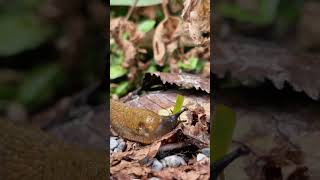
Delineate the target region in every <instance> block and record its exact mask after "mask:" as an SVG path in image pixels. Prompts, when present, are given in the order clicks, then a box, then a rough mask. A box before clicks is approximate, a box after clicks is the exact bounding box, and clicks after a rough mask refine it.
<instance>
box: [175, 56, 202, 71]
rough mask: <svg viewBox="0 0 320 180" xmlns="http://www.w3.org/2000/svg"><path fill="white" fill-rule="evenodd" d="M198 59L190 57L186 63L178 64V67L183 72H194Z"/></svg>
mask: <svg viewBox="0 0 320 180" xmlns="http://www.w3.org/2000/svg"><path fill="white" fill-rule="evenodd" d="M198 62H199V59H198V58H196V57H190V58H189V59H188V62H187V63H182V62H180V61H179V62H178V66H179V67H180V68H182V69H183V70H185V71H193V70H196V68H197V66H198Z"/></svg>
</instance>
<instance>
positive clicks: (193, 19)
mask: <svg viewBox="0 0 320 180" xmlns="http://www.w3.org/2000/svg"><path fill="white" fill-rule="evenodd" d="M181 17H182V19H183V20H184V27H185V28H184V29H185V30H186V31H187V32H189V34H190V36H191V38H192V39H193V41H194V43H196V44H198V45H200V44H201V45H208V44H209V42H210V0H186V1H185V2H184V9H183V11H182V15H181Z"/></svg>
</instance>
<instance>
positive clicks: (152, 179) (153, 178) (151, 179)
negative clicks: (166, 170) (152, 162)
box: [148, 177, 160, 180]
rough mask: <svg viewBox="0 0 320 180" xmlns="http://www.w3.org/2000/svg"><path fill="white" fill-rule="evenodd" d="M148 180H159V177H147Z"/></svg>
mask: <svg viewBox="0 0 320 180" xmlns="http://www.w3.org/2000/svg"><path fill="white" fill-rule="evenodd" d="M148 180H160V178H157V177H152V178H149V179H148Z"/></svg>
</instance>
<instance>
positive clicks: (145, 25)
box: [138, 20, 156, 33]
mask: <svg viewBox="0 0 320 180" xmlns="http://www.w3.org/2000/svg"><path fill="white" fill-rule="evenodd" d="M155 24H156V21H154V20H145V21H142V22H141V23H139V25H138V30H139V31H141V32H144V33H146V32H149V31H150V30H151V29H153V28H154V25H155Z"/></svg>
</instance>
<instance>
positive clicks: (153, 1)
mask: <svg viewBox="0 0 320 180" xmlns="http://www.w3.org/2000/svg"><path fill="white" fill-rule="evenodd" d="M134 2H135V0H110V6H132V5H133V4H134ZM161 3H162V0H138V3H137V5H136V6H137V7H141V6H154V5H157V4H161Z"/></svg>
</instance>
